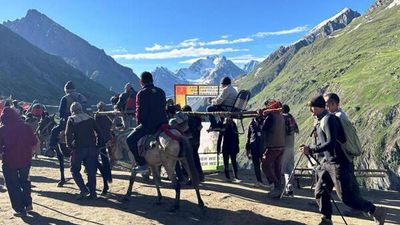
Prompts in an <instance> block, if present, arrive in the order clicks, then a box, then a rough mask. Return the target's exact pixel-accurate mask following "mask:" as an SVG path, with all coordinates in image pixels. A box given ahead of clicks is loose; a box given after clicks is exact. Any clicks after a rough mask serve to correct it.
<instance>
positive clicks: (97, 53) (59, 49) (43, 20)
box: [4, 9, 139, 92]
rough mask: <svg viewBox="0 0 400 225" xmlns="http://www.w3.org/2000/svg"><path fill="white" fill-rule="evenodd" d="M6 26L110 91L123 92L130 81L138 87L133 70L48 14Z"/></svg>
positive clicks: (33, 13)
mask: <svg viewBox="0 0 400 225" xmlns="http://www.w3.org/2000/svg"><path fill="white" fill-rule="evenodd" d="M4 25H5V26H6V27H8V28H10V29H11V30H12V31H14V32H15V33H17V34H19V35H20V36H22V37H23V38H25V39H26V40H28V41H29V42H30V43H32V44H33V45H35V46H37V47H39V48H40V49H42V50H44V51H45V52H47V53H50V54H53V55H57V56H61V57H62V58H63V59H64V60H65V62H67V63H68V64H70V65H71V66H73V67H74V68H76V69H78V70H80V71H81V72H82V73H84V74H85V75H86V76H87V77H89V78H90V79H92V80H94V81H96V82H99V83H100V84H102V85H103V86H105V87H106V88H108V89H111V90H114V91H117V92H118V91H121V90H122V89H123V86H124V84H125V83H127V82H131V83H132V84H133V86H134V87H135V89H138V88H139V78H138V77H137V76H136V75H135V74H134V73H133V71H132V69H130V68H127V67H124V66H121V65H120V64H118V63H117V62H115V61H114V59H113V58H112V57H110V56H108V55H107V54H106V53H105V52H104V50H101V49H98V48H97V47H95V46H93V45H91V44H90V43H88V42H87V41H86V40H84V39H82V38H81V37H79V36H77V35H75V34H73V33H72V32H70V31H68V30H67V29H65V28H64V27H62V26H61V25H59V24H57V23H56V22H54V21H53V20H51V19H50V18H48V17H47V16H46V15H44V14H42V13H40V12H38V11H36V10H33V9H31V10H29V11H28V13H27V14H26V16H25V17H23V18H21V19H17V20H15V21H7V22H4Z"/></svg>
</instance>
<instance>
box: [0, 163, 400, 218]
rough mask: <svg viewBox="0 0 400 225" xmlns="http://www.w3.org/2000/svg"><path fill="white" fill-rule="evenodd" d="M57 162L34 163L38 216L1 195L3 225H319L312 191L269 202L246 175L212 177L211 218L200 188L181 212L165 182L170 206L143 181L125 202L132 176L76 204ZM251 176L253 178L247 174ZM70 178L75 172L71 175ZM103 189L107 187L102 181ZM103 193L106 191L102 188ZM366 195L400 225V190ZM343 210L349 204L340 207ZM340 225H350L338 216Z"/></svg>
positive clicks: (207, 189)
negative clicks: (21, 211)
mask: <svg viewBox="0 0 400 225" xmlns="http://www.w3.org/2000/svg"><path fill="white" fill-rule="evenodd" d="M56 165H57V164H56V162H55V160H54V159H47V158H40V160H35V161H34V162H33V167H32V170H31V180H32V184H33V185H34V187H33V193H32V197H33V202H34V203H33V207H34V212H33V213H31V215H30V216H29V217H28V218H26V219H20V218H13V217H12V211H11V207H10V202H9V199H8V195H7V194H6V193H0V224H7V225H9V224H12V225H17V224H40V225H46V224H66V225H73V224H97V225H102V224H107V225H108V224H110V225H117V224H135V225H136V224H170V225H180V224H182V225H190V224H199V225H207V224H210V225H216V224H235V225H236V224H245V225H247V224H249V225H250V224H251V225H258V224H266V225H267V224H268V225H274V224H277V225H281V224H282V225H284V224H285V225H309V224H310V225H311V224H318V222H319V214H318V212H317V208H316V207H314V206H312V205H310V204H308V203H309V202H313V201H312V199H313V198H312V192H311V191H310V190H307V189H301V190H297V189H296V190H295V194H296V196H295V197H294V198H284V199H282V200H280V201H273V200H267V198H266V193H267V191H266V190H263V189H260V188H255V187H253V185H252V184H253V180H251V179H250V178H253V175H251V173H248V172H245V171H244V172H242V174H241V175H242V176H241V178H245V177H248V178H249V179H245V180H244V181H243V182H242V183H241V184H232V183H226V182H224V180H223V176H222V175H221V174H213V175H208V176H207V178H206V182H205V183H203V184H202V187H201V194H202V196H203V200H204V201H205V203H206V205H207V211H206V214H205V215H202V214H201V213H200V211H199V209H198V207H197V201H196V197H195V194H194V190H192V189H190V188H188V187H185V189H184V190H183V191H182V197H181V198H182V202H181V209H180V211H179V212H177V213H175V214H171V213H169V212H168V209H169V208H170V207H171V205H172V203H173V198H174V195H175V193H174V190H173V189H170V188H169V183H168V182H167V181H163V184H164V187H163V188H162V190H161V191H162V193H163V195H164V204H162V205H160V206H157V205H155V204H154V203H155V200H156V198H155V194H156V191H155V188H154V187H153V185H152V182H151V181H150V182H145V181H143V180H141V179H140V178H139V180H138V182H137V183H135V185H134V190H135V192H134V194H133V195H132V197H131V199H130V201H129V202H121V201H120V200H121V199H122V197H123V195H124V193H125V192H126V188H127V185H128V177H129V173H127V172H123V171H114V172H113V174H114V182H113V183H112V184H111V194H109V195H107V196H105V197H103V196H100V198H99V199H98V200H84V201H77V200H75V195H76V194H77V193H78V190H77V187H76V185H75V184H74V182H73V180H69V181H68V183H67V184H66V185H65V187H63V188H58V187H57V185H56V183H57V179H58V176H59V172H58V169H57V168H56ZM243 173H248V174H243ZM66 176H67V178H68V177H71V173H70V172H69V171H68V169H67V171H66ZM97 180H98V184H97V187H98V188H99V189H101V188H102V182H101V179H100V177H99V178H98V179H97ZM99 193H100V190H99ZM363 194H364V196H366V197H367V198H369V199H371V200H372V201H374V202H375V203H377V204H378V205H382V206H385V207H387V208H388V212H389V215H388V223H386V224H400V194H399V193H398V192H383V191H367V190H364V191H363ZM340 207H341V208H342V209H343V208H344V207H343V205H341V204H340ZM346 219H347V222H348V224H352V225H368V224H371V225H372V224H374V223H373V221H372V220H371V219H368V218H350V217H346ZM333 221H334V224H344V223H343V221H342V220H341V218H340V217H339V216H334V218H333Z"/></svg>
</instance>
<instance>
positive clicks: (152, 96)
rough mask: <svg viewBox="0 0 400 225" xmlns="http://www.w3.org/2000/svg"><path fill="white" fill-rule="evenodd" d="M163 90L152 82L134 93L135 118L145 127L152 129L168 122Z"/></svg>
mask: <svg viewBox="0 0 400 225" xmlns="http://www.w3.org/2000/svg"><path fill="white" fill-rule="evenodd" d="M165 106H166V97H165V92H164V91H163V90H162V89H160V88H158V87H155V86H154V85H153V84H148V85H146V86H144V87H143V88H142V89H141V90H140V91H139V92H138V93H137V95H136V120H137V122H138V123H139V124H141V125H142V126H143V127H144V128H145V129H150V130H154V129H157V128H159V127H160V126H161V125H162V124H164V123H168V120H167V113H166V111H165Z"/></svg>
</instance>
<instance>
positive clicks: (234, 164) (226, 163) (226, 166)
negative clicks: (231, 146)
mask: <svg viewBox="0 0 400 225" xmlns="http://www.w3.org/2000/svg"><path fill="white" fill-rule="evenodd" d="M236 155H237V154H235V153H229V152H223V153H222V157H223V158H224V171H225V177H226V178H227V179H231V176H230V175H229V158H231V163H232V167H233V176H234V177H235V178H236V179H239V177H238V164H237V161H236Z"/></svg>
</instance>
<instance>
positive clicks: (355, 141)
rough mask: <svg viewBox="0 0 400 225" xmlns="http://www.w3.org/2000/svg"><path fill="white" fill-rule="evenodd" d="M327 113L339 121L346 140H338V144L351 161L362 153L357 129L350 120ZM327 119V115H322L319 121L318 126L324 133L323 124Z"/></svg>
mask: <svg viewBox="0 0 400 225" xmlns="http://www.w3.org/2000/svg"><path fill="white" fill-rule="evenodd" d="M328 115H332V116H334V117H335V118H337V120H338V121H339V122H340V125H341V127H342V130H343V132H344V136H345V138H346V141H345V142H344V143H342V142H340V141H338V143H339V144H340V147H342V149H343V152H344V154H345V155H346V157H347V158H348V159H349V160H350V161H352V160H353V158H354V157H356V156H360V155H361V154H362V147H361V141H360V138H359V137H358V135H357V130H356V128H355V127H354V125H353V124H352V123H351V121H350V120H348V119H345V118H341V117H339V116H336V115H335V114H328ZM327 119H328V116H324V118H322V120H321V123H320V128H321V129H322V131H323V132H324V133H325V127H324V124H325V120H327Z"/></svg>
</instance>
